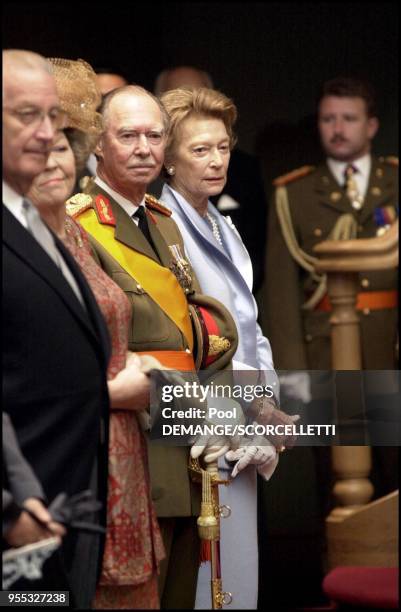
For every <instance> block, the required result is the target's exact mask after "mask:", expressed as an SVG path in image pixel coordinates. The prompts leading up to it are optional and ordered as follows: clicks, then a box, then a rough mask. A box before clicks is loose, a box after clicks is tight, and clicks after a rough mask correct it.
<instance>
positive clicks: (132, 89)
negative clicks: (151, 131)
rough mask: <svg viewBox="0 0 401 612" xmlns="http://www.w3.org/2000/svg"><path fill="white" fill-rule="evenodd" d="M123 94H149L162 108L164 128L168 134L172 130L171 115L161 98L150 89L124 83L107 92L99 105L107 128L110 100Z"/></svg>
mask: <svg viewBox="0 0 401 612" xmlns="http://www.w3.org/2000/svg"><path fill="white" fill-rule="evenodd" d="M123 94H132V95H136V96H148V97H149V98H151V99H152V100H153V101H154V102H155V104H157V106H158V107H159V109H160V112H161V114H162V121H163V128H164V131H165V134H166V135H168V133H169V130H170V117H169V115H168V112H167V111H166V109H165V107H164V105H163V104H162V102H161V101H160V100H159V98H157V97H156V96H155V95H153V94H152V93H151V92H150V91H148V90H147V89H145V88H144V87H141V86H140V85H124V86H123V87H117V89H113V90H112V91H109V93H107V94H106V95H105V96H104V97H103V100H102V103H101V105H100V107H99V112H100V113H101V115H102V116H103V123H104V126H105V128H107V120H108V111H109V106H110V102H111V101H112V100H113V98H116V97H117V96H119V95H123Z"/></svg>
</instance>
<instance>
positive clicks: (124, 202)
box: [95, 176, 145, 223]
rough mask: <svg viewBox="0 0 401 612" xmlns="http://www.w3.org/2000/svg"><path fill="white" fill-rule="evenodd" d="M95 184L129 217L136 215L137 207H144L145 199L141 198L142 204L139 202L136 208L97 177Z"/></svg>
mask: <svg viewBox="0 0 401 612" xmlns="http://www.w3.org/2000/svg"><path fill="white" fill-rule="evenodd" d="M95 183H96V185H99V187H101V188H102V189H103V190H104V191H107V193H108V194H109V195H111V197H112V198H113V200H115V201H116V202H117V204H119V205H120V206H121V208H122V209H123V210H125V212H126V213H127V215H128V216H129V217H132V215H133V214H134V213H136V211H137V210H138V208H139V206H145V197H144V198H143V200H142V202H140V204H139V206H138V205H137V204H133V203H132V202H130V201H129V200H127V198H125V197H124V196H122V195H121V193H118V191H115V190H114V189H112V188H111V187H110V185H108V184H107V183H105V182H104V181H103V180H102V179H101V178H99V176H95ZM134 220H135V219H134ZM138 223H139V220H138Z"/></svg>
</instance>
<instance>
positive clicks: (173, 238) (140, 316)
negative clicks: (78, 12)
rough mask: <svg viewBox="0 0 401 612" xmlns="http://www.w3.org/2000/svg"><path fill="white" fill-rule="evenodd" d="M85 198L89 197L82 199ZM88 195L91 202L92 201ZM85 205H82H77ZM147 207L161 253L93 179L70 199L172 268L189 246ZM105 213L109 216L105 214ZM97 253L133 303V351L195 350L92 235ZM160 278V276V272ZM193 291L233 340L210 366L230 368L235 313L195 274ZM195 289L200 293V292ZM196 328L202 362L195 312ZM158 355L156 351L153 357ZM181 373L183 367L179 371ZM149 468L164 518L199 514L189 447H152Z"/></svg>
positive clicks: (162, 213) (160, 212)
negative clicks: (174, 249) (206, 291)
mask: <svg viewBox="0 0 401 612" xmlns="http://www.w3.org/2000/svg"><path fill="white" fill-rule="evenodd" d="M83 196H84V197H83ZM88 196H90V197H89V199H88ZM77 202H78V203H82V204H83V205H82V204H77ZM146 203H147V209H148V212H149V211H151V212H150V218H151V220H149V223H148V225H149V231H150V234H151V238H152V241H153V244H154V247H155V249H156V251H155V250H154V249H153V248H152V246H151V245H150V244H149V243H148V241H147V240H146V239H145V237H144V235H143V234H142V231H141V230H140V229H139V228H138V227H137V226H136V225H135V223H134V222H133V221H132V219H131V218H130V217H129V215H128V214H127V213H126V212H125V211H124V210H123V209H122V208H121V207H120V206H119V204H118V203H117V202H115V201H114V200H113V198H112V197H111V196H110V194H108V193H107V192H106V191H103V190H102V189H101V188H100V187H99V186H98V185H97V184H96V183H94V181H93V180H90V181H89V182H88V183H87V186H86V188H85V193H84V194H77V195H76V196H73V197H72V198H71V199H70V204H69V206H68V209H69V212H70V214H71V212H72V209H74V207H75V209H76V210H77V214H74V216H75V218H76V220H77V221H78V222H79V220H80V210H81V211H84V210H87V208H88V206H89V207H92V208H93V210H94V211H95V213H96V218H97V221H98V223H99V224H103V223H105V222H106V221H107V222H108V223H109V224H110V221H109V220H108V217H107V215H108V214H109V213H110V218H112V219H113V223H114V238H115V241H116V242H119V243H123V244H124V245H125V246H126V247H129V249H132V250H133V251H138V252H140V253H142V254H144V255H145V256H146V257H149V258H151V259H152V260H153V261H155V262H156V263H158V264H160V265H161V266H163V267H165V268H169V267H170V264H171V261H172V255H171V252H170V251H169V248H168V246H169V245H177V244H178V245H180V250H181V253H182V255H184V247H183V242H182V237H181V234H180V233H179V230H178V228H177V226H176V224H175V222H174V221H173V220H172V219H171V218H170V214H171V213H170V211H168V209H166V208H165V207H163V206H161V205H160V204H159V203H158V202H157V201H156V200H155V199H154V198H152V197H148V196H147V197H146ZM104 215H106V217H105V216H104ZM90 240H91V244H92V247H93V249H94V253H95V255H96V257H97V259H98V262H99V264H100V265H101V267H102V268H103V269H104V270H105V272H106V273H107V274H108V275H109V276H110V277H111V278H112V279H113V280H114V281H115V282H116V283H117V284H118V285H119V286H120V287H121V288H122V289H123V291H124V292H125V294H126V295H127V297H128V299H129V300H130V302H131V305H132V320H131V328H130V330H129V345H128V348H129V349H130V350H131V351H136V352H145V353H146V352H148V351H151V352H152V353H153V354H155V356H157V351H188V352H189V351H190V348H189V344H188V340H187V338H185V337H184V335H183V333H182V331H181V330H180V329H179V327H178V326H177V325H176V323H174V322H173V320H172V319H171V318H170V317H169V316H168V315H167V314H166V313H165V312H164V311H163V310H162V308H161V307H160V306H159V305H158V304H157V303H156V302H155V301H154V300H153V299H152V298H151V297H150V295H148V293H147V292H146V290H145V289H144V287H143V286H142V285H141V284H140V283H139V282H138V281H137V280H136V279H135V278H134V277H133V276H132V275H131V274H129V273H128V272H127V271H126V270H124V269H123V268H122V266H121V265H120V264H119V263H118V262H117V261H116V259H114V257H113V256H112V255H110V253H109V252H108V251H107V250H106V249H105V248H104V246H103V245H101V244H99V242H98V241H97V240H96V239H94V238H93V237H90ZM156 274H157V272H156ZM190 274H191V277H192V287H190V288H189V289H187V290H186V292H187V295H186V297H187V300H188V302H191V303H196V304H197V305H200V306H202V307H205V308H208V309H210V311H212V312H213V315H214V316H215V317H216V319H217V320H218V323H219V330H220V335H221V336H222V337H224V338H226V339H228V340H229V348H226V350H224V352H221V353H220V354H219V355H218V356H217V358H216V359H215V360H214V361H213V363H211V364H210V366H209V367H210V369H211V371H217V370H220V369H222V368H225V367H226V366H228V365H229V364H230V362H231V359H232V356H233V354H234V353H235V350H236V348H237V344H238V338H237V332H236V328H235V323H234V321H233V319H232V317H231V315H230V313H229V312H228V311H227V310H226V309H225V308H224V306H223V305H222V304H220V303H219V302H218V301H217V300H214V299H213V298H209V297H208V296H203V295H201V294H199V293H198V292H197V290H198V288H199V284H198V282H197V280H196V278H195V275H194V273H193V271H192V270H190ZM195 289H196V291H195ZM191 315H192V317H191V318H192V320H193V324H194V337H195V347H194V359H195V362H197V363H198V365H199V363H200V361H201V360H200V359H199V355H198V354H197V351H199V350H200V340H201V338H200V334H201V333H202V332H201V329H200V327H201V326H200V324H199V321H198V320H195V319H196V313H195V311H194V310H193V309H191ZM154 352H156V353H154ZM176 369H178V368H176ZM148 448H149V467H150V475H151V485H152V499H153V501H154V503H155V507H156V512H157V515H158V516H159V517H179V516H191V515H194V514H197V513H198V511H199V491H200V487H199V486H198V485H195V486H194V485H193V484H192V483H191V482H190V479H189V476H188V469H187V466H188V456H189V452H188V447H184V446H181V447H173V446H166V445H162V444H154V443H150V444H149V445H148Z"/></svg>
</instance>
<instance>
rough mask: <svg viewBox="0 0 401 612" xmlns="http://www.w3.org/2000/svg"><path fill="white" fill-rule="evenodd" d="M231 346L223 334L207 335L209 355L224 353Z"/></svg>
mask: <svg viewBox="0 0 401 612" xmlns="http://www.w3.org/2000/svg"><path fill="white" fill-rule="evenodd" d="M230 346H231V342H230V341H229V340H227V338H224V336H214V335H213V334H212V335H209V353H208V355H209V357H214V356H215V355H219V354H220V353H225V352H226V351H228V349H229V348H230Z"/></svg>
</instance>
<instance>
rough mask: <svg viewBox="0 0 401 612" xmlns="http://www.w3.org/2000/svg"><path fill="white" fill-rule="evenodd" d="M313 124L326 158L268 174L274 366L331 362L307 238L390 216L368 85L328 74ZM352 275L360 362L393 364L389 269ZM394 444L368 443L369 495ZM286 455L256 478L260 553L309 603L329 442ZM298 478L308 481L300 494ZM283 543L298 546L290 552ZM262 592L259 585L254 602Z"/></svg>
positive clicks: (392, 161) (389, 185)
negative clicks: (268, 476) (272, 477)
mask: <svg viewBox="0 0 401 612" xmlns="http://www.w3.org/2000/svg"><path fill="white" fill-rule="evenodd" d="M318 126H319V132H320V138H321V143H322V146H323V149H324V151H325V153H326V160H325V162H324V163H322V164H320V165H318V166H317V167H313V166H304V167H302V168H299V169H297V170H294V171H292V172H290V173H288V174H286V175H284V176H281V177H279V178H278V179H276V180H275V181H274V184H275V187H276V190H275V194H274V201H273V202H272V205H271V206H270V218H269V234H268V237H267V259H266V277H265V287H264V296H263V297H264V304H265V325H266V329H265V330H264V331H265V333H266V334H267V335H268V336H269V338H270V341H271V345H272V351H273V356H274V364H275V367H276V368H277V369H311V370H313V369H316V370H325V369H326V370H330V369H331V360H330V325H329V316H330V304H329V301H328V299H327V293H326V290H325V284H324V279H322V278H320V277H319V276H318V275H316V274H314V273H313V272H312V269H313V262H314V259H315V257H316V255H315V254H314V252H313V247H314V246H315V245H316V244H318V243H319V242H322V241H323V240H326V239H328V238H329V237H334V238H340V237H342V238H371V237H374V236H376V235H380V234H381V233H382V232H384V231H385V229H386V226H388V225H389V224H391V222H392V221H393V220H394V219H395V217H396V211H397V206H398V159H397V158H395V157H386V158H377V157H375V156H373V155H372V154H371V143H372V140H373V138H374V136H375V134H376V132H377V129H378V126H379V123H378V119H377V116H376V109H375V101H374V97H373V94H372V91H371V88H370V86H369V85H368V84H367V83H364V82H361V81H359V80H356V79H352V78H337V79H333V80H331V81H327V82H326V83H325V84H324V85H323V88H322V92H321V95H320V99H319V106H318ZM344 215H346V216H344ZM339 219H341V221H339ZM359 283H360V288H359V294H358V302H357V307H358V313H359V317H360V321H361V337H362V364H363V365H362V367H363V368H364V369H393V368H396V367H397V365H396V364H397V293H396V287H397V279H396V271H395V270H381V271H376V272H363V273H362V274H361V275H360V279H359ZM316 403H317V402H316ZM312 410H313V408H312ZM394 450H395V449H391V448H387V449H383V452H382V453H380V452H377V451H378V449H375V448H374V449H373V452H374V463H375V470H377V474H376V476H375V474H373V475H372V480H373V481H374V485H375V487H376V494H377V495H380V494H384V493H385V492H389V491H390V490H392V489H394V488H396V487H397V470H396V466H395V461H394V457H395V452H394ZM285 459H286V462H284V461H282V462H281V473H280V476H281V478H280V479H276V481H275V482H274V483H272V487H271V489H270V491H269V492H267V491H264V487H263V483H262V484H261V487H262V495H261V496H260V498H261V504H262V518H263V516H264V517H265V518H266V517H267V518H266V521H265V522H266V524H269V527H268V531H267V537H268V538H269V543H270V548H271V555H272V556H271V558H270V557H269V554H270V553H268V554H267V557H266V559H265V567H264V570H265V571H266V570H267V571H270V569H272V571H273V573H274V572H275V571H278V572H280V571H281V570H283V569H284V566H285V571H286V572H287V574H286V575H287V578H288V577H291V578H294V580H295V581H296V583H295V584H296V588H297V589H298V593H299V595H301V594H302V593H303V594H304V595H305V598H306V599H307V600H308V601H309V602H310V601H311V599H310V598H309V599H308V597H312V599H313V592H312V591H310V592H307V591H306V590H305V586H304V585H305V584H309V585H312V582H313V580H314V581H315V586H316V589H315V595H316V593H317V592H318V590H319V589H318V587H319V581H320V578H319V576H321V575H322V571H323V570H322V566H320V569H319V560H318V555H319V554H320V553H319V546H317V545H316V542H317V541H318V538H319V537H323V533H324V517H325V515H327V513H328V510H329V506H328V503H329V502H328V495H329V491H330V485H331V483H330V467H329V465H330V456H329V449H328V448H326V449H324V448H321V449H318V448H314V449H313V448H298V449H295V450H294V452H293V453H291V455H288V456H286V457H285ZM379 466H380V467H379ZM375 477H376V481H375ZM283 482H285V483H286V488H285V490H284V488H283V484H282V483H283ZM298 482H304V483H306V482H307V483H308V485H309V490H308V491H309V492H308V494H305V493H304V489H303V488H302V487H301V488H300V487H299V486H298ZM274 486H276V490H274ZM274 496H275V497H274ZM273 497H274V500H272V498H273ZM297 504H298V507H299V508H301V510H300V516H299V520H297V519H296V518H295V517H294V516H293V515H289V514H288V510H287V508H290V507H293V506H294V505H297ZM275 513H278V515H279V516H280V518H282V517H283V516H286V517H287V519H288V520H287V523H286V524H287V533H286V538H285V540H283V539H282V538H281V534H282V524H281V521H278V522H277V525H275V521H274V518H275ZM269 519H270V523H268V522H267V521H268V520H269ZM322 542H323V540H322ZM283 544H284V545H285V546H287V547H289V548H288V552H287V555H291V557H292V558H293V559H294V563H293V565H291V564H289V563H288V556H286V557H285V560H282V561H280V555H282V554H283V553H282V552H281V551H282V550H283ZM322 545H323V544H322ZM290 550H292V551H294V550H295V551H297V553H296V554H295V556H294V554H293V552H292V553H290ZM275 553H276V556H274V555H275ZM297 554H299V555H300V556H299V557H297ZM273 556H274V562H273ZM305 557H307V558H308V559H309V565H308V566H306V571H307V572H309V578H310V580H309V581H308V580H307V576H306V575H305V574H303V572H302V567H303V566H302V563H301V559H302V558H305ZM270 561H271V567H270ZM262 563H263V560H262ZM277 568H279V569H277ZM300 568H301V570H300ZM311 568H312V569H313V575H314V578H312V572H311ZM269 596H272V593H271V592H270V593H269V592H267V594H266V601H267V600H268V599H267V598H268V597H269ZM316 596H317V595H316ZM263 597H264V593H263V589H262V592H261V600H262V601H263Z"/></svg>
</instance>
